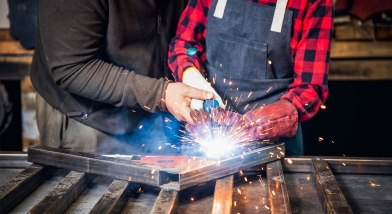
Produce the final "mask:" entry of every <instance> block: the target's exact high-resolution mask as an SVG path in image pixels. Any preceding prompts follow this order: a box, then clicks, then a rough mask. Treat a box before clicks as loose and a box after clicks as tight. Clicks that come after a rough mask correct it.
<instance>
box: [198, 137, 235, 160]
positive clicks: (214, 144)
mask: <svg viewBox="0 0 392 214" xmlns="http://www.w3.org/2000/svg"><path fill="white" fill-rule="evenodd" d="M200 145H201V146H202V148H203V150H204V152H205V155H206V156H207V157H211V158H220V157H224V156H225V155H226V154H230V153H231V152H232V151H233V150H234V149H235V148H236V146H235V144H234V143H228V142H226V141H223V140H220V139H214V140H211V141H209V142H205V143H200Z"/></svg>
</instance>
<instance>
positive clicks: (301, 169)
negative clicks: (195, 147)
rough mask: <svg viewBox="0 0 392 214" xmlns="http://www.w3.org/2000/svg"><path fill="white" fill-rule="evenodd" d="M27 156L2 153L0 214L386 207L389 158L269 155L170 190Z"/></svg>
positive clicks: (390, 190)
mask: <svg viewBox="0 0 392 214" xmlns="http://www.w3.org/2000/svg"><path fill="white" fill-rule="evenodd" d="M268 152H270V151H268ZM48 154H54V155H61V157H62V158H59V160H58V161H54V162H56V163H53V164H51V165H52V166H45V165H42V164H39V163H36V162H42V161H44V160H41V159H40V157H43V156H45V157H47V161H49V160H50V161H53V160H51V157H48ZM29 155H31V156H33V157H29V158H28V154H27V153H12V154H11V153H1V154H0V171H1V173H0V186H1V187H0V209H2V211H0V213H6V212H9V213H220V214H221V213H235V214H237V213H242V214H243V213H245V214H246V213H312V214H314V213H344V214H347V213H390V212H391V210H392V159H391V158H366V157H362V158H359V157H316V156H301V157H284V158H275V159H271V160H268V161H267V162H266V163H264V164H260V165H255V166H252V167H249V168H241V167H240V168H238V169H239V170H238V171H236V172H234V173H228V175H226V176H223V177H216V178H213V179H210V180H207V181H200V182H196V183H194V184H192V185H190V186H187V187H186V188H179V189H178V190H175V188H170V186H166V187H164V186H162V184H160V183H154V182H152V183H151V182H150V183H148V182H147V181H146V182H145V181H143V180H138V182H135V181H133V180H132V179H129V180H130V181H129V180H125V179H118V178H120V177H121V174H122V173H121V172H119V173H117V174H116V175H115V176H114V177H117V178H113V176H108V175H105V173H106V174H107V171H108V170H106V169H110V168H116V167H120V168H121V169H123V172H124V170H126V169H125V168H124V167H129V166H124V165H122V164H121V163H123V162H122V161H120V162H118V161H117V162H116V161H115V162H110V161H111V160H112V159H110V158H107V157H98V156H95V155H89V154H80V153H72V152H63V151H61V150H56V149H54V150H52V149H46V148H44V147H39V146H38V147H35V148H34V152H33V153H31V152H30V153H29ZM74 155H76V156H77V157H78V158H80V159H79V161H78V162H80V163H82V162H83V163H84V164H80V166H68V165H74V164H68V165H67V163H69V162H67V160H70V159H69V158H70V156H74ZM58 157H60V156H58ZM31 160H33V161H34V162H35V163H31V162H29V161H31ZM95 161H109V162H106V163H107V165H105V166H103V167H102V168H100V169H101V170H100V169H99V168H94V166H95V164H94V163H95ZM111 164H114V165H111ZM221 164H224V163H223V162H221ZM56 166H65V168H64V167H56ZM83 166H87V167H83ZM78 167H79V168H78ZM105 167H106V168H105ZM245 167H246V166H245ZM71 168H75V169H76V168H78V169H80V170H81V171H85V172H81V171H76V170H72V169H71ZM120 168H118V169H120ZM105 171H106V172H105ZM92 172H94V173H98V174H94V173H92ZM158 172H160V170H159V169H158V170H157V171H154V172H153V171H152V172H151V173H152V174H155V175H158V174H157V173H158ZM148 174H149V173H148ZM109 175H110V173H109ZM141 175H142V174H141ZM149 176H151V174H150V175H149ZM135 179H136V178H135ZM180 179H181V176H180ZM195 179H196V177H195ZM194 181H196V180H194ZM160 185H161V186H160Z"/></svg>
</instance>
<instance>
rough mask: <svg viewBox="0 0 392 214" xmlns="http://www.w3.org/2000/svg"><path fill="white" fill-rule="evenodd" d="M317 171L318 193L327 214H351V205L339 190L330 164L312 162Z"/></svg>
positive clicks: (321, 161)
mask: <svg viewBox="0 0 392 214" xmlns="http://www.w3.org/2000/svg"><path fill="white" fill-rule="evenodd" d="M312 163H313V167H314V170H315V174H314V175H315V181H316V187H317V192H318V194H319V197H320V199H321V201H322V202H323V205H324V210H325V212H326V213H337V214H338V213H344V214H351V213H353V211H352V210H351V207H350V205H349V204H348V202H347V200H346V198H345V197H344V195H343V193H342V191H341V190H340V188H339V184H338V182H337V181H336V179H335V177H334V175H333V173H332V171H331V169H330V168H329V165H328V163H327V162H326V161H325V160H316V159H313V160H312Z"/></svg>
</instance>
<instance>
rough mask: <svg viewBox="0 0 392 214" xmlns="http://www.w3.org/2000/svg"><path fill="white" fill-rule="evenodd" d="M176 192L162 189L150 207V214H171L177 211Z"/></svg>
mask: <svg viewBox="0 0 392 214" xmlns="http://www.w3.org/2000/svg"><path fill="white" fill-rule="evenodd" d="M177 201H178V192H177V191H176V190H173V189H166V188H162V189H161V191H160V192H159V195H158V198H157V200H156V201H155V203H154V206H153V207H152V210H151V214H173V213H176V210H177Z"/></svg>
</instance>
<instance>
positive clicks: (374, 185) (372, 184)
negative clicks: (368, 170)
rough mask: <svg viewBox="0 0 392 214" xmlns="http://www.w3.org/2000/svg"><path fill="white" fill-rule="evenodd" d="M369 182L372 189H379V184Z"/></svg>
mask: <svg viewBox="0 0 392 214" xmlns="http://www.w3.org/2000/svg"><path fill="white" fill-rule="evenodd" d="M369 182H370V186H372V187H379V186H380V185H379V184H376V183H374V182H373V181H371V180H369Z"/></svg>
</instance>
